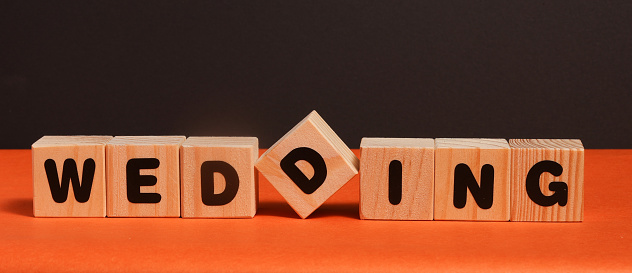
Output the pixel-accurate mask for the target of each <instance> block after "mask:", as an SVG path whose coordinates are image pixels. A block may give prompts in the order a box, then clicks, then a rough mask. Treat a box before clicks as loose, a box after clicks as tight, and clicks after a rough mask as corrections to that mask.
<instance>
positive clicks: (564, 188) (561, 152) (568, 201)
mask: <svg viewBox="0 0 632 273" xmlns="http://www.w3.org/2000/svg"><path fill="white" fill-rule="evenodd" d="M509 145H510V147H511V155H512V163H511V164H512V167H511V168H512V169H511V172H512V175H511V177H512V178H511V221H547V222H548V221H556V222H572V221H582V220H583V217H584V146H583V145H582V142H581V141H580V140H578V139H511V140H509Z"/></svg>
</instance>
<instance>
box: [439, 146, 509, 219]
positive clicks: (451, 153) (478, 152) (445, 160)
mask: <svg viewBox="0 0 632 273" xmlns="http://www.w3.org/2000/svg"><path fill="white" fill-rule="evenodd" d="M435 146H436V150H435V208H434V218H435V220H483V221H508V220H509V204H510V199H509V179H510V164H509V163H510V150H509V145H508V144H507V141H506V140H504V139H462V138H456V139H449V138H437V139H436V140H435Z"/></svg>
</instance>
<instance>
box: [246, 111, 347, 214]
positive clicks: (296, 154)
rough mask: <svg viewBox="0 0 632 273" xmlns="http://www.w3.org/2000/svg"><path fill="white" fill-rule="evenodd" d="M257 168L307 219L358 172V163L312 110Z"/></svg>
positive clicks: (261, 159) (274, 146)
mask: <svg viewBox="0 0 632 273" xmlns="http://www.w3.org/2000/svg"><path fill="white" fill-rule="evenodd" d="M255 166H256V167H257V169H258V170H259V172H261V174H263V176H264V177H265V178H266V179H267V180H268V181H270V183H271V184H272V186H274V188H276V190H277V191H278V192H279V193H280V194H281V195H282V196H283V197H284V198H285V200H286V201H287V202H288V204H290V206H291V207H292V208H293V209H294V211H296V213H298V215H299V216H300V217H301V218H306V217H307V216H309V215H310V214H311V213H312V212H314V210H316V209H317V208H318V207H320V205H322V204H323V203H324V202H325V201H326V200H327V199H328V198H329V197H330V196H332V195H333V194H334V193H336V191H338V190H339V189H340V188H341V187H342V186H343V185H344V184H346V183H347V182H348V181H349V180H350V179H351V178H353V177H354V176H355V175H356V174H357V173H358V167H359V160H358V158H357V157H356V156H355V155H354V154H353V152H352V151H351V150H350V149H349V147H347V145H345V144H344V142H342V140H341V139H340V138H339V137H338V136H337V135H336V133H334V131H333V130H332V129H331V127H329V125H327V123H326V122H325V121H324V120H323V119H322V118H321V117H320V115H318V113H316V111H312V112H311V113H310V114H309V115H308V116H307V117H306V118H305V119H303V120H302V121H301V122H300V123H298V124H297V125H296V126H294V128H292V130H290V131H289V132H288V133H287V134H285V136H283V137H282V138H281V139H279V140H278V141H277V142H276V143H275V144H274V145H272V147H270V149H268V150H267V151H266V152H265V153H264V154H263V155H262V156H261V158H259V160H258V161H257V163H256V165H255Z"/></svg>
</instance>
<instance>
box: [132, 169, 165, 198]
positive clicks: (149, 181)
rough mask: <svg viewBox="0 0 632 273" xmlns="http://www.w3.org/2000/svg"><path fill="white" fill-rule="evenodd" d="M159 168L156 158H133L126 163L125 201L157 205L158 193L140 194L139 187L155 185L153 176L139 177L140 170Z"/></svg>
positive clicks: (155, 180)
mask: <svg viewBox="0 0 632 273" xmlns="http://www.w3.org/2000/svg"><path fill="white" fill-rule="evenodd" d="M158 166H160V160H158V159H157V158H133V159H130V160H129V161H127V200H129V201H130V202H132V203H158V202H160V199H161V196H160V194H159V193H140V187H141V186H153V185H156V182H158V179H157V178H156V177H155V176H153V175H140V169H155V168H158Z"/></svg>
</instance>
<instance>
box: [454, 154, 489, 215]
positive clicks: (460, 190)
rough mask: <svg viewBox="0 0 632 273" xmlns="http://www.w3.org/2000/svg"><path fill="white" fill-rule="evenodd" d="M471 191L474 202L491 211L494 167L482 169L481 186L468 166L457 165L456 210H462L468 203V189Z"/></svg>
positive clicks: (455, 181) (486, 166)
mask: <svg viewBox="0 0 632 273" xmlns="http://www.w3.org/2000/svg"><path fill="white" fill-rule="evenodd" d="M468 188H469V189H470V192H471V193H472V196H473V197H474V201H476V204H477V205H478V206H479V207H480V208H482V209H489V208H491V207H492V203H494V167H493V166H492V165H489V164H485V165H483V168H481V186H480V187H479V186H478V182H476V178H475V177H474V174H473V173H472V170H470V167H468V166H467V165H466V164H463V163H461V164H459V165H456V168H455V169H454V198H453V199H452V202H453V204H454V206H455V207H456V208H459V209H462V208H464V207H465V203H466V201H467V189H468Z"/></svg>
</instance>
